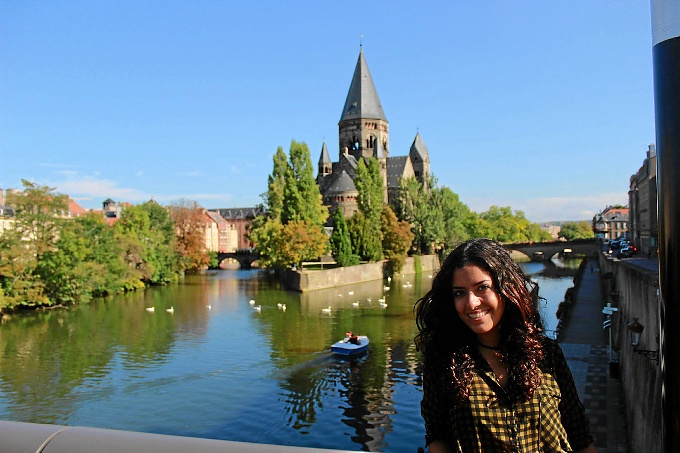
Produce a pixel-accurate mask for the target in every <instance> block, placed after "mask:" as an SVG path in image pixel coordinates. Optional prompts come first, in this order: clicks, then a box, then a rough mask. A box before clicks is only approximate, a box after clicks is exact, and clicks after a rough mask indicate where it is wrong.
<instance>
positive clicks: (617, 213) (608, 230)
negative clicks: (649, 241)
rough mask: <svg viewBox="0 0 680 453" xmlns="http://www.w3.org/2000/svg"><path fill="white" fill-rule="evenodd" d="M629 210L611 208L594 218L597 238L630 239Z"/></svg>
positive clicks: (594, 229)
mask: <svg viewBox="0 0 680 453" xmlns="http://www.w3.org/2000/svg"><path fill="white" fill-rule="evenodd" d="M628 213H629V209H628V208H621V207H613V206H609V207H607V208H605V210H604V211H602V212H601V213H599V214H597V215H595V217H593V231H594V232H595V237H596V238H600V239H606V240H614V239H619V238H621V237H628V236H627V233H628Z"/></svg>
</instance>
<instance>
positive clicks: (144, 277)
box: [114, 206, 154, 289]
mask: <svg viewBox="0 0 680 453" xmlns="http://www.w3.org/2000/svg"><path fill="white" fill-rule="evenodd" d="M114 231H115V234H116V239H117V240H118V241H119V244H120V247H121V250H122V254H123V261H124V263H125V265H126V267H127V274H128V275H127V278H126V285H127V289H134V288H135V287H136V282H137V281H141V282H149V283H150V282H151V278H152V276H153V273H154V268H153V264H151V263H149V262H148V259H147V247H146V245H145V243H146V242H147V241H148V238H149V236H150V235H151V219H150V218H149V213H148V212H147V211H146V210H144V209H142V208H141V207H140V206H129V207H127V208H126V209H124V210H123V211H122V212H121V216H120V220H118V222H116V224H115V225H114Z"/></svg>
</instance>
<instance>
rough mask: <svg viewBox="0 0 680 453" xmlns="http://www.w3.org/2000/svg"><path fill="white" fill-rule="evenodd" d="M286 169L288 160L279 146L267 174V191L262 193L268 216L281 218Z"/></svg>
mask: <svg viewBox="0 0 680 453" xmlns="http://www.w3.org/2000/svg"><path fill="white" fill-rule="evenodd" d="M287 171H288V162H287V160H286V153H285V152H283V148H282V147H280V146H279V147H278V148H277V149H276V154H274V169H273V170H272V174H271V175H269V183H268V184H267V192H266V193H264V194H263V198H264V199H265V202H266V204H267V207H268V211H269V215H270V217H271V218H274V219H278V220H280V219H281V215H282V213H283V199H284V194H285V189H286V173H287Z"/></svg>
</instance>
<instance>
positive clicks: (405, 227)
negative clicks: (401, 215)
mask: <svg viewBox="0 0 680 453" xmlns="http://www.w3.org/2000/svg"><path fill="white" fill-rule="evenodd" d="M380 223H381V230H382V233H383V239H382V250H383V255H384V256H385V259H386V260H388V265H389V269H390V273H391V274H393V273H395V272H399V271H400V270H401V269H402V268H403V267H404V264H405V263H406V256H407V255H408V251H409V249H410V248H411V244H412V243H413V238H414V237H415V235H414V234H413V232H412V231H411V225H410V224H409V223H408V222H406V221H404V220H402V221H399V219H397V216H396V214H395V213H394V211H393V210H392V208H391V207H389V206H385V207H383V210H382V215H381V217H380Z"/></svg>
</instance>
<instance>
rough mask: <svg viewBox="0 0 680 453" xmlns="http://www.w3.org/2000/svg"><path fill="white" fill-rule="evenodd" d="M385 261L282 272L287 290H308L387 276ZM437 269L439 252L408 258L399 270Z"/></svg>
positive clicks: (403, 271) (407, 272)
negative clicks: (437, 253)
mask: <svg viewBox="0 0 680 453" xmlns="http://www.w3.org/2000/svg"><path fill="white" fill-rule="evenodd" d="M386 263H387V262H386V261H382V262H377V263H368V264H359V265H357V266H346V267H338V268H334V269H326V270H302V271H298V270H292V269H287V270H284V271H283V272H282V273H281V283H282V284H283V286H284V287H285V288H287V289H290V290H293V291H301V292H305V291H314V290H317V289H324V288H333V287H336V286H344V285H352V284H355V283H362V282H367V281H371V280H382V279H383V278H386V277H387V271H386ZM438 269H439V257H438V256H437V255H424V256H417V257H415V258H414V257H409V258H406V264H405V265H404V268H403V269H402V270H401V272H400V273H402V274H416V273H427V274H433V273H434V272H436V270H438Z"/></svg>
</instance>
